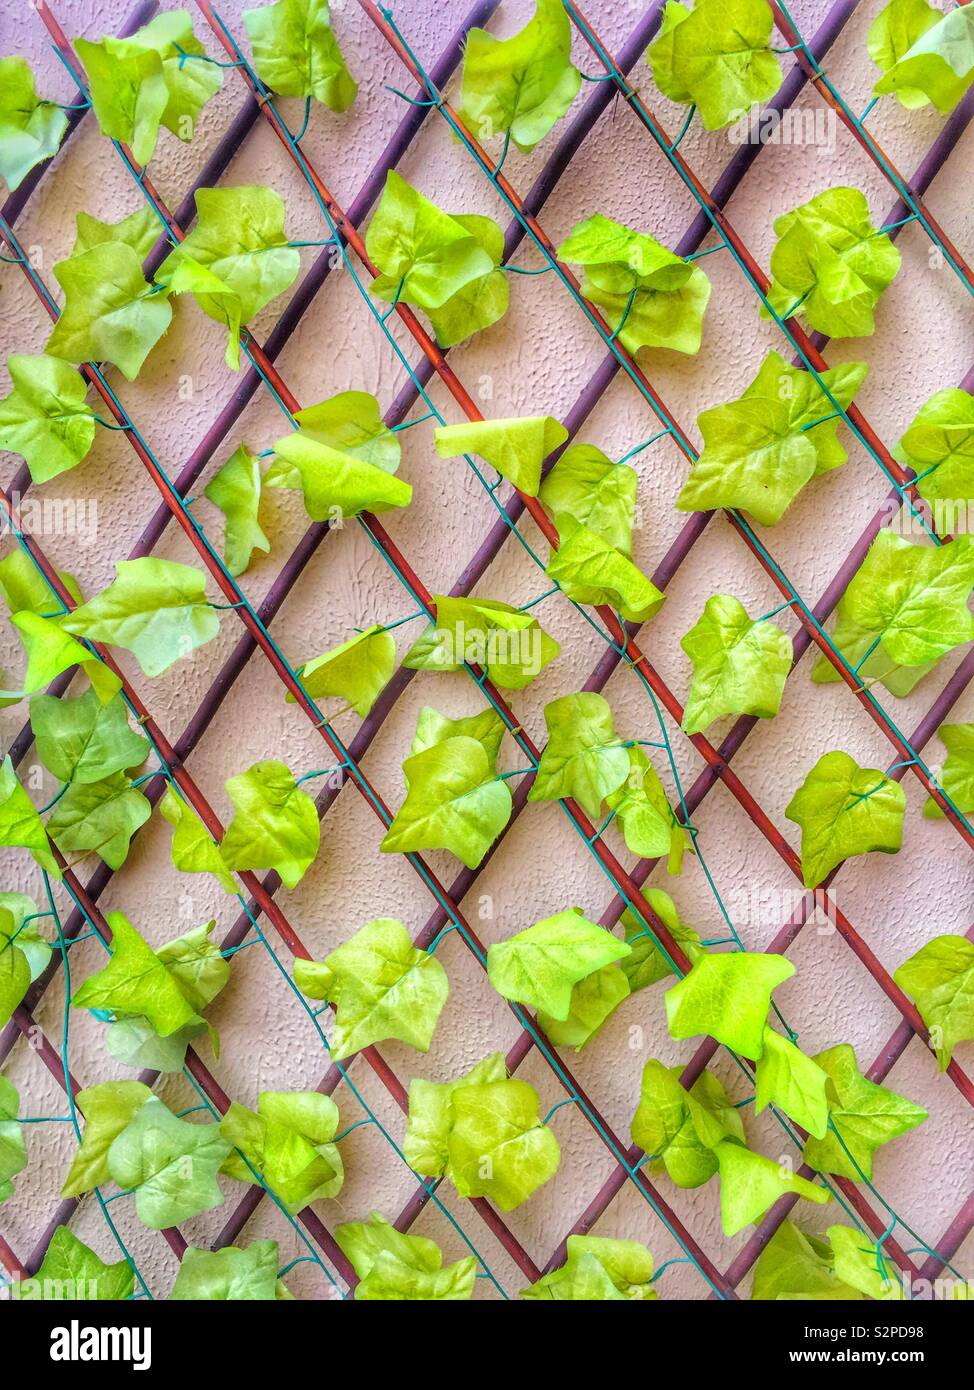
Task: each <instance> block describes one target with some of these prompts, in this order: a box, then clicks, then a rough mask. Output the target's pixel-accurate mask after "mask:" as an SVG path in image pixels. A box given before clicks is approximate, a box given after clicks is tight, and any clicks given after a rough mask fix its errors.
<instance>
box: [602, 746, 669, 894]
mask: <svg viewBox="0 0 974 1390" xmlns="http://www.w3.org/2000/svg"><path fill="white" fill-rule="evenodd" d="M606 804H607V805H608V807H609V809H610V810H612V811H614V812H615V819H616V822H617V824H618V827H619V829H620V830H621V831H622V834H623V838H624V839H625V842H626V847H627V848H628V849H630V850H631V851H632V852H633V854H638V855H639V856H640V857H641V858H644V859H662V858H665V859H666V861H667V868H668V870H669V872H670V873H671V874H678V873H679V872H680V870H681V868H682V866H683V854H684V851H685V850H686V847H687V844H688V839H687V834H686V831H685V830H684V829H683V827H682V826H681V825H680V823H679V821H678V820H677V818H676V816H675V815H674V813H673V809H672V807H671V806H670V803H669V802H668V801H667V799H666V792H665V791H664V789H663V784H662V782H661V781H660V779H659V777H658V776H657V773H656V769H655V768H654V767H653V765H652V763H651V762H650V761H649V759H648V758H647V756H646V754H645V753H644V752H643V750H642V749H641V748H637V747H634V748H630V749H629V773H628V776H627V777H626V780H625V783H624V784H623V786H622V787H620V789H619V790H618V791H615V792H611V793H610V794H609V796H608V797H607V798H606Z"/></svg>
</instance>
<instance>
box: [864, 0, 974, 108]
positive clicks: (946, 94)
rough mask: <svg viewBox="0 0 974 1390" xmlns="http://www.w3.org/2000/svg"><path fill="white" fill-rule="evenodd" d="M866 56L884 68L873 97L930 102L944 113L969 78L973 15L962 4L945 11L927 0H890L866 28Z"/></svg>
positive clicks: (973, 63)
mask: <svg viewBox="0 0 974 1390" xmlns="http://www.w3.org/2000/svg"><path fill="white" fill-rule="evenodd" d="M869 56H870V58H872V60H873V62H874V63H875V64H876V66H877V67H879V68H882V70H883V76H882V77H881V78H880V79H879V81H878V82H877V83H876V85H875V87H874V88H873V91H874V92H875V93H876V94H877V96H882V95H883V94H884V93H886V92H895V93H896V95H897V97H898V98H899V100H900V102H901V104H902V105H903V106H906V107H917V106H926V105H928V104H929V103H930V102H933V104H934V106H936V108H937V110H938V111H939V112H940V113H941V114H942V115H946V114H947V112H948V111H953V109H954V107H955V106H956V105H957V103H958V102H959V101H960V99H961V98H962V97H963V95H964V93H965V92H966V91H967V89H968V87H969V86H970V85H971V82H972V81H974V17H972V16H971V14H970V13H969V12H968V10H967V7H966V6H964V5H960V6H958V7H957V9H955V10H950V11H949V12H948V13H947V14H944V13H943V12H942V11H941V10H940V9H938V8H937V7H936V6H934V5H930V4H927V3H926V0H891V3H890V4H888V5H887V6H886V8H885V9H884V10H882V11H881V12H880V14H879V15H877V17H876V19H874V20H873V23H872V26H871V28H870V30H869Z"/></svg>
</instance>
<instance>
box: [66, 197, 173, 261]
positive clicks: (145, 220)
mask: <svg viewBox="0 0 974 1390" xmlns="http://www.w3.org/2000/svg"><path fill="white" fill-rule="evenodd" d="M74 224H75V229H76V230H75V238H74V245H73V246H72V248H71V254H72V256H80V255H81V254H82V252H84V251H90V250H91V248H92V247H93V246H101V245H102V243H103V242H106V241H120V242H122V243H123V244H124V245H125V246H131V248H132V250H133V251H134V252H135V254H136V255H137V256H138V257H139V259H140V260H144V259H145V257H146V256H147V255H148V254H149V252H150V251H151V250H152V248H153V246H154V245H155V243H156V241H157V240H158V238H159V223H158V221H157V220H156V217H155V214H154V213H153V211H152V209H151V208H149V207H144V208H138V209H137V210H136V211H135V212H130V213H129V215H128V216H127V217H123V218H121V220H120V221H118V222H102V221H101V220H100V218H97V217H93V216H92V215H91V213H90V212H76V213H75V215H74Z"/></svg>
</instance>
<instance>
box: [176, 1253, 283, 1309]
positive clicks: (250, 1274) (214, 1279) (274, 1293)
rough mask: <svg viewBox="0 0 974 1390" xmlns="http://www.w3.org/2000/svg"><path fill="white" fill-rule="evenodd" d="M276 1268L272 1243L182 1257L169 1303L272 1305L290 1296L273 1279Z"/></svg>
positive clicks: (278, 1261)
mask: <svg viewBox="0 0 974 1390" xmlns="http://www.w3.org/2000/svg"><path fill="white" fill-rule="evenodd" d="M279 1264H280V1259H279V1256H278V1249H277V1241H276V1240H254V1241H251V1243H250V1244H249V1245H248V1246H245V1247H240V1246H239V1245H225V1246H223V1247H222V1249H220V1250H198V1249H196V1248H195V1247H193V1246H192V1245H191V1246H190V1247H189V1249H188V1250H187V1251H186V1253H185V1254H184V1255H183V1258H182V1260H181V1261H180V1263H179V1270H178V1272H177V1274H176V1282H175V1283H174V1284H173V1286H172V1291H171V1292H170V1294H169V1300H170V1302H177V1303H187V1302H195V1303H199V1302H206V1303H217V1302H249V1303H257V1302H272V1301H273V1300H274V1299H289V1298H290V1297H291V1295H290V1294H289V1293H288V1292H287V1289H286V1288H285V1286H284V1285H283V1284H282V1283H281V1281H280V1280H279V1279H278V1277H277V1269H278V1265H279Z"/></svg>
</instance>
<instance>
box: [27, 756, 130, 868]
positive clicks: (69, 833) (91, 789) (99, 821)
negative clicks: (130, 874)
mask: <svg viewBox="0 0 974 1390" xmlns="http://www.w3.org/2000/svg"><path fill="white" fill-rule="evenodd" d="M151 814H152V807H151V806H150V804H149V802H148V801H147V799H146V798H145V797H144V796H143V795H142V793H141V792H140V791H139V789H138V788H137V787H136V786H134V785H133V783H132V779H131V778H130V777H128V776H126V774H125V773H124V772H113V773H112V775H111V776H110V777H102V778H100V779H99V781H97V782H72V783H71V784H70V786H69V787H68V789H67V791H66V792H65V793H64V795H63V796H62V797H61V798H60V800H59V801H58V803H57V805H56V806H55V807H54V810H53V811H52V812H51V814H50V816H49V817H48V821H47V833H48V834H49V835H50V837H51V839H52V840H53V841H54V843H55V844H56V845H57V847H58V849H59V850H60V851H61V853H62V854H63V855H64V856H65V857H66V858H68V857H70V856H71V855H73V854H77V855H80V856H81V857H82V858H84V856H85V855H87V854H97V855H98V857H99V858H100V859H103V860H104V862H105V863H106V864H107V865H108V867H109V868H110V869H120V868H121V867H122V865H123V864H124V863H125V861H126V859H127V858H128V853H129V842H130V840H131V839H132V836H133V835H134V834H135V832H136V831H137V830H138V828H139V826H141V825H145V823H146V821H147V820H148V819H149V817H150V816H151Z"/></svg>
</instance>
